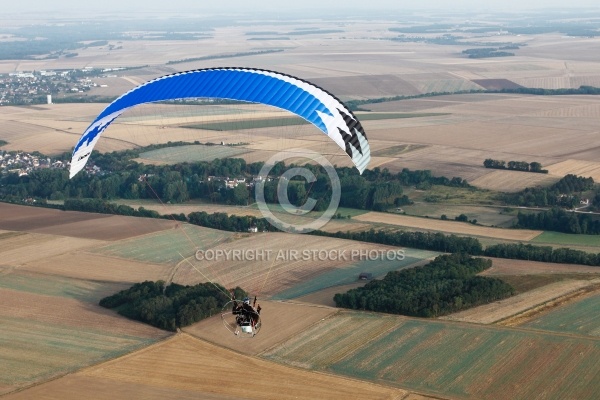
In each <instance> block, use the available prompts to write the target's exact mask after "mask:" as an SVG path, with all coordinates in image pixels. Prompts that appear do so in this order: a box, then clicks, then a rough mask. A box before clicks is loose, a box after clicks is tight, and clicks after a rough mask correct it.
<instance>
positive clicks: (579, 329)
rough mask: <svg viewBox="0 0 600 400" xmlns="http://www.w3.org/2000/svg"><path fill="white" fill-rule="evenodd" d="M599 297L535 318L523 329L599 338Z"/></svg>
mask: <svg viewBox="0 0 600 400" xmlns="http://www.w3.org/2000/svg"><path fill="white" fill-rule="evenodd" d="M599 310H600V295H598V294H597V295H595V296H592V297H587V298H584V299H582V300H579V301H577V302H575V303H572V304H568V305H566V306H563V307H560V308H558V309H556V310H554V311H552V312H550V313H548V314H544V315H542V316H540V317H538V318H535V319H533V320H531V321H529V322H527V323H526V324H523V325H522V326H523V327H528V328H535V329H542V330H546V331H554V332H568V333H577V334H580V335H588V336H600V313H599V312H598V311H599Z"/></svg>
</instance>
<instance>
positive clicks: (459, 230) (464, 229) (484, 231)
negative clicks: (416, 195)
mask: <svg viewBox="0 0 600 400" xmlns="http://www.w3.org/2000/svg"><path fill="white" fill-rule="evenodd" d="M353 219H355V220H357V221H362V222H371V223H378V224H387V225H397V226H404V227H407V228H418V229H425V230H432V231H443V232H446V233H455V234H462V235H472V236H485V237H492V238H496V239H508V240H526V241H528V240H531V239H533V238H535V237H536V236H538V235H539V234H541V233H542V232H541V231H534V230H528V229H518V230H517V229H502V228H490V227H484V226H477V225H473V224H469V223H465V222H456V221H442V220H433V219H428V218H419V217H411V216H407V215H398V214H390V213H380V212H369V213H366V214H363V215H359V216H357V217H354V218H353Z"/></svg>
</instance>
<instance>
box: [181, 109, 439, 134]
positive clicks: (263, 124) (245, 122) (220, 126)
mask: <svg viewBox="0 0 600 400" xmlns="http://www.w3.org/2000/svg"><path fill="white" fill-rule="evenodd" d="M439 115H448V114H447V113H360V114H357V117H358V119H360V120H361V121H375V120H384V119H401V118H418V117H434V116H439ZM306 124H309V122H308V121H306V120H304V119H302V118H300V117H296V116H282V117H279V118H262V119H241V120H231V121H219V122H206V123H202V124H192V125H186V128H194V129H205V130H210V131H238V130H243V129H261V128H277V127H280V126H281V127H283V126H295V125H306Z"/></svg>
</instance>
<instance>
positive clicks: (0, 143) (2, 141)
mask: <svg viewBox="0 0 600 400" xmlns="http://www.w3.org/2000/svg"><path fill="white" fill-rule="evenodd" d="M7 144H8V142H7V141H6V140H1V139H0V147H2V146H5V145H7Z"/></svg>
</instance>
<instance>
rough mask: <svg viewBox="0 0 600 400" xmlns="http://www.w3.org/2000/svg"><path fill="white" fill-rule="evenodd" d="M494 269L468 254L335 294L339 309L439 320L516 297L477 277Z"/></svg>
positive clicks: (504, 286)
mask: <svg viewBox="0 0 600 400" xmlns="http://www.w3.org/2000/svg"><path fill="white" fill-rule="evenodd" d="M491 266H492V261H491V260H489V259H482V258H473V257H471V256H469V255H468V254H466V253H455V254H450V255H441V256H438V257H436V258H435V259H434V260H433V261H431V262H429V263H428V264H426V265H424V266H422V267H415V268H407V269H403V270H400V271H392V272H388V274H387V275H386V276H385V277H384V278H383V279H381V280H377V279H376V280H372V281H370V282H369V283H367V284H366V285H365V286H363V287H359V288H356V289H351V290H350V291H348V292H346V293H344V294H340V293H338V294H336V295H335V296H334V301H335V304H336V306H337V307H344V308H351V309H356V310H369V311H378V312H385V313H392V314H401V315H408V316H413V317H427V318H431V317H438V316H441V315H446V314H451V313H454V312H458V311H461V310H464V309H467V308H471V307H475V306H478V305H480V304H485V303H489V302H492V301H496V300H500V299H503V298H506V297H509V296H512V295H513V294H514V293H515V290H514V288H513V287H512V286H510V285H509V284H508V283H506V282H504V281H502V280H500V279H498V278H490V277H484V276H476V274H477V273H479V272H482V271H484V270H486V269H488V268H490V267H491Z"/></svg>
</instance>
